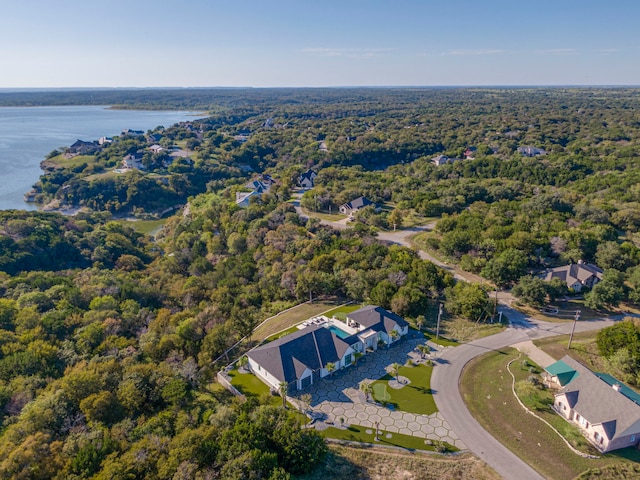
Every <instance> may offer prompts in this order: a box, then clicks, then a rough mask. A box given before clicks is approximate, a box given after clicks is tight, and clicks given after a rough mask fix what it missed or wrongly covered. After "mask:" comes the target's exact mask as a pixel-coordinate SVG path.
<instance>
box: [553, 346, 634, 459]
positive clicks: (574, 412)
mask: <svg viewBox="0 0 640 480" xmlns="http://www.w3.org/2000/svg"><path fill="white" fill-rule="evenodd" d="M545 370H546V378H547V379H548V380H549V383H550V384H551V385H553V384H554V383H552V381H553V382H555V384H556V385H559V386H560V389H559V390H558V392H557V393H556V394H555V398H554V404H553V408H554V410H555V411H556V412H557V413H558V414H560V415H561V416H562V417H563V418H564V419H566V420H567V421H569V422H571V423H573V424H575V425H576V426H577V427H578V428H579V429H580V431H581V432H582V434H583V435H584V436H585V438H586V439H587V440H589V442H591V443H592V444H593V445H594V446H595V447H596V448H597V449H598V450H600V451H601V452H603V453H604V452H610V451H612V450H617V449H620V448H626V447H637V446H638V444H639V443H640V395H638V394H637V393H636V392H634V391H633V390H632V389H630V388H629V387H628V386H626V385H624V384H623V383H622V382H620V381H618V380H617V379H616V378H614V377H612V376H611V375H608V374H603V373H595V372H593V371H591V370H590V369H588V368H587V367H585V366H584V365H582V364H581V363H580V362H578V361H576V360H574V359H573V358H571V357H569V356H568V355H566V356H565V357H563V358H562V359H561V360H560V361H558V362H556V363H554V364H552V365H550V366H549V367H547V368H546V369H545Z"/></svg>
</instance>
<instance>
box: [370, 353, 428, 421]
mask: <svg viewBox="0 0 640 480" xmlns="http://www.w3.org/2000/svg"><path fill="white" fill-rule="evenodd" d="M433 368H434V367H429V366H427V365H418V366H415V367H406V366H403V367H400V376H401V377H407V378H408V379H409V380H410V383H409V384H408V385H406V386H404V387H402V388H400V389H395V388H391V387H389V386H388V384H389V380H393V379H394V377H393V376H391V375H385V376H384V377H382V378H381V379H380V380H376V381H375V382H373V384H372V387H373V389H374V394H373V397H374V398H375V399H376V400H377V401H379V402H384V401H385V400H384V398H383V397H382V395H381V392H385V391H386V392H387V394H388V395H389V397H390V398H389V400H386V403H388V404H391V405H393V407H394V408H395V409H396V410H402V411H404V412H411V413H417V414H423V415H431V414H432V413H435V412H437V411H438V408H437V407H436V402H435V401H434V399H433V395H432V393H431V372H432V371H433ZM435 368H438V367H435ZM378 385H381V387H378ZM384 387H386V388H384ZM376 391H378V392H379V395H380V397H381V398H378V397H376Z"/></svg>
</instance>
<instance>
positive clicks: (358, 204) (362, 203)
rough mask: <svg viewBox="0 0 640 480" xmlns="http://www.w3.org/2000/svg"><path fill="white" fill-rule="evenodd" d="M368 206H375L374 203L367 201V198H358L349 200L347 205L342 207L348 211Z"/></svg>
mask: <svg viewBox="0 0 640 480" xmlns="http://www.w3.org/2000/svg"><path fill="white" fill-rule="evenodd" d="M368 205H375V203H373V202H372V201H371V200H369V199H368V198H367V197H358V198H356V199H354V200H351V201H350V202H348V203H345V204H344V205H343V207H346V208H348V209H350V210H359V209H361V208H364V207H366V206H368Z"/></svg>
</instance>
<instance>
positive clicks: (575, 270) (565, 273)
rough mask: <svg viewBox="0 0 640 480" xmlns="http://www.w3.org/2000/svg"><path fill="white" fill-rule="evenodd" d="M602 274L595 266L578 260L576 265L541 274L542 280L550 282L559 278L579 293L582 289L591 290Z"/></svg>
mask: <svg viewBox="0 0 640 480" xmlns="http://www.w3.org/2000/svg"><path fill="white" fill-rule="evenodd" d="M602 273H603V272H602V269H601V268H599V267H597V266H596V265H592V264H590V263H585V262H583V261H582V260H580V261H579V262H578V263H574V264H571V265H564V266H562V267H556V268H552V269H549V270H547V271H546V272H545V273H544V274H543V279H544V280H545V281H547V282H550V281H551V280H552V279H554V278H559V279H561V280H562V281H563V282H565V283H566V284H567V287H569V288H572V289H573V290H574V291H575V292H580V291H582V289H583V288H584V287H587V288H593V286H594V285H595V284H596V283H598V282H599V281H600V280H602Z"/></svg>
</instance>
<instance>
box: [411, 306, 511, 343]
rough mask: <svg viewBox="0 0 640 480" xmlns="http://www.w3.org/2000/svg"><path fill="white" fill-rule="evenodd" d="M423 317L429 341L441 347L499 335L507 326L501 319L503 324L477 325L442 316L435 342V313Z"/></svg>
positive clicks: (460, 319) (469, 321) (464, 320)
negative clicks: (437, 337)
mask: <svg viewBox="0 0 640 480" xmlns="http://www.w3.org/2000/svg"><path fill="white" fill-rule="evenodd" d="M425 317H426V318H427V321H426V324H425V327H424V328H425V329H426V331H427V332H428V335H429V336H430V337H431V338H429V339H430V340H432V341H434V342H435V343H438V344H439V345H443V346H449V345H455V344H457V343H465V342H471V341H473V340H477V339H478V338H483V337H487V336H489V335H494V334H496V333H500V332H501V331H502V330H504V329H505V328H506V326H507V324H508V321H507V320H506V319H503V320H504V321H503V323H478V322H472V321H471V320H466V319H464V318H458V317H450V316H449V315H443V316H442V319H441V320H440V339H438V341H436V340H435V338H436V323H437V313H436V314H434V315H428V314H427V315H425ZM443 337H444V340H442V342H443V343H440V340H441V339H443ZM447 342H449V343H447Z"/></svg>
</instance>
